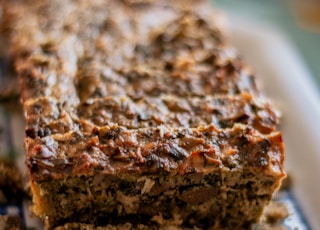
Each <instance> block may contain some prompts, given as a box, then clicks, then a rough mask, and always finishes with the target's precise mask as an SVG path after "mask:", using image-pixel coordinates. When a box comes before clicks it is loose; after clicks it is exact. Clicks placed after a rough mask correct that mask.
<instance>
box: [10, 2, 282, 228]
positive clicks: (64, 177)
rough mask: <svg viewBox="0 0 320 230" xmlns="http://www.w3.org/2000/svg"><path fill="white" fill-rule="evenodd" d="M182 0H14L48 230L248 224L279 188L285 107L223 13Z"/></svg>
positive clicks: (34, 182)
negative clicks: (240, 48) (264, 84)
mask: <svg viewBox="0 0 320 230" xmlns="http://www.w3.org/2000/svg"><path fill="white" fill-rule="evenodd" d="M184 3H185V1H177V2H176V3H172V1H171V2H170V1H168V2H167V1H111V0H110V1H99V0H95V1H90V2H89V1H73V0H68V1H58V0H51V1H33V3H32V4H28V3H27V1H25V2H20V3H19V4H18V3H15V4H13V3H8V6H7V10H6V11H5V12H4V14H5V15H8V16H7V17H8V21H9V24H7V26H8V27H9V31H11V32H8V38H9V40H10V41H11V44H12V47H13V48H12V55H13V56H14V60H15V65H16V70H17V73H18V75H19V79H20V83H21V98H22V102H23V107H24V112H25V118H26V138H25V148H26V151H27V159H26V162H27V165H28V168H29V172H30V181H31V188H32V192H33V204H34V205H33V211H34V213H35V214H36V215H38V216H39V217H41V218H42V219H43V220H44V221H45V223H46V227H47V228H48V229H52V228H54V227H57V226H63V225H65V224H67V223H75V224H71V225H70V226H93V227H98V226H108V225H109V226H117V225H118V226H124V225H126V226H127V225H128V226H131V227H132V228H135V227H134V226H150V227H151V226H155V227H154V228H155V229H157V228H159V229H160V228H163V229H165V228H166V226H175V227H176V228H178V229H179V228H200V229H235V228H236V229H248V228H249V227H250V226H251V224H252V223H255V222H257V221H258V220H259V217H260V215H261V213H262V211H263V207H264V206H265V205H266V204H267V203H268V202H269V200H270V199H271V197H272V194H273V193H274V192H275V191H276V190H277V189H278V188H279V185H280V183H281V180H282V178H283V177H284V176H285V173H284V170H283V161H284V147H283V143H282V138H281V133H280V132H279V131H277V128H276V126H277V124H278V112H277V111H276V110H275V109H274V108H273V106H272V104H271V103H270V101H269V100H268V99H267V98H265V96H264V95H263V94H262V93H261V91H260V89H259V87H258V86H257V82H256V77H255V75H254V74H253V73H252V72H251V71H250V69H249V68H248V67H247V66H246V65H245V64H244V63H243V62H242V60H241V58H239V56H238V55H237V53H236V52H235V51H234V49H232V48H230V47H228V46H227V44H225V38H224V35H223V32H222V31H221V27H220V26H219V24H220V16H219V15H218V14H217V13H215V12H214V11H212V10H210V9H209V8H208V5H206V3H194V2H192V1H191V2H188V4H184ZM6 12H9V13H6ZM128 223H129V224H128ZM76 228H77V227H76Z"/></svg>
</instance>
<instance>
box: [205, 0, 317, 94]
mask: <svg viewBox="0 0 320 230" xmlns="http://www.w3.org/2000/svg"><path fill="white" fill-rule="evenodd" d="M211 1H212V4H213V5H215V6H216V7H218V8H219V9H223V11H224V12H226V14H227V17H228V16H229V15H233V16H235V17H237V18H242V19H244V20H249V21H252V22H254V23H257V24H261V25H267V26H269V27H273V28H275V29H277V30H278V31H280V32H282V33H283V34H284V35H285V36H286V37H287V38H288V39H289V40H290V41H291V43H292V44H293V46H294V48H295V49H296V50H297V51H298V53H299V54H300V56H301V57H302V60H303V61H304V64H305V65H306V67H307V68H308V70H309V71H310V73H311V75H312V76H313V78H314V81H315V82H316V84H317V88H318V89H319V91H320V0H267V1H266V0H241V1H239V0H211Z"/></svg>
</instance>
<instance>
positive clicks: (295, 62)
mask: <svg viewBox="0 0 320 230" xmlns="http://www.w3.org/2000/svg"><path fill="white" fill-rule="evenodd" d="M230 24H231V25H233V26H232V27H231V28H232V30H231V36H230V38H231V43H232V44H233V45H234V46H235V47H236V48H237V49H238V50H239V51H240V53H241V55H243V56H244V58H245V60H246V62H247V63H248V64H249V65H250V66H253V67H254V69H255V71H256V72H257V73H258V77H259V78H261V81H262V86H263V89H264V91H265V92H266V94H267V95H268V96H269V97H271V98H272V99H273V100H274V101H275V102H276V104H277V106H278V107H279V108H280V110H281V111H282V113H283V118H282V120H281V127H280V129H281V130H282V131H283V137H284V141H285V145H286V171H287V172H288V173H289V174H290V176H292V177H293V186H292V189H293V193H294V196H295V198H296V199H297V201H298V204H299V206H300V207H301V209H302V212H303V213H304V215H305V217H306V219H307V222H308V223H309V225H310V227H311V229H317V228H319V226H320V218H319V217H320V96H319V91H317V88H316V87H315V83H314V82H313V80H312V77H311V75H310V73H309V72H308V70H307V69H306V68H305V65H304V64H303V61H302V59H301V58H300V57H299V55H298V53H297V52H296V51H295V49H294V48H293V46H292V45H291V44H290V41H289V40H288V39H287V38H286V37H285V36H284V35H283V34H282V33H281V32H279V31H277V30H276V29H273V28H268V27H264V26H261V25H259V26H258V25H254V24H252V23H248V22H243V21H242V22H241V21H240V22H239V21H238V20H235V19H231V22H230ZM319 57H320V56H319Z"/></svg>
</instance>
